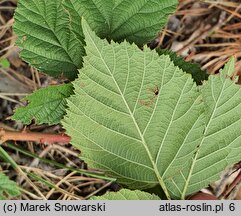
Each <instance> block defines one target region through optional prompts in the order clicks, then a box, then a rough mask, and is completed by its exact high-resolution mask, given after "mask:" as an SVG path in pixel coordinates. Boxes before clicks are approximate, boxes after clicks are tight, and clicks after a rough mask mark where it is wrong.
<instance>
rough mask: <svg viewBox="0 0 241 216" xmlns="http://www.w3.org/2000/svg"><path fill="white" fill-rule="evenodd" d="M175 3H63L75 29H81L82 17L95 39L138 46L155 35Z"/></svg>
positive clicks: (154, 0) (141, 0)
mask: <svg viewBox="0 0 241 216" xmlns="http://www.w3.org/2000/svg"><path fill="white" fill-rule="evenodd" d="M177 3H178V1H177V0H161V1H160V0H132V1H129V0H108V1H102V0H91V1H86V0H64V5H65V8H66V9H67V10H68V11H69V13H70V15H71V17H72V19H71V20H72V21H73V23H74V24H73V25H74V26H75V27H76V29H81V23H80V22H79V20H80V19H81V17H82V16H83V17H84V18H85V19H86V20H87V21H88V23H89V24H90V26H91V28H92V29H94V30H95V32H96V34H97V35H98V36H99V37H101V38H107V39H109V40H110V39H113V40H114V41H123V40H124V39H126V40H127V41H129V42H135V43H136V44H138V45H143V44H145V43H147V42H149V41H150V40H151V39H153V38H154V37H155V36H156V34H157V33H158V31H159V30H160V29H161V28H162V27H163V26H164V25H165V24H166V22H167V17H168V15H169V14H171V13H173V12H174V11H175V9H176V6H177ZM77 32H80V30H78V31H77Z"/></svg>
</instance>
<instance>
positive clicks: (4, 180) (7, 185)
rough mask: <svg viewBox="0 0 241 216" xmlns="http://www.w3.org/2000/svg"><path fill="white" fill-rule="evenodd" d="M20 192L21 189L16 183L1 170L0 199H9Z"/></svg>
mask: <svg viewBox="0 0 241 216" xmlns="http://www.w3.org/2000/svg"><path fill="white" fill-rule="evenodd" d="M19 194H20V191H19V188H18V186H17V185H16V183H15V182H13V181H11V180H9V178H8V177H7V176H6V175H4V174H3V173H1V172H0V200H5V199H9V198H10V197H14V196H17V195H19ZM6 195H7V196H6ZM9 196H10V197H9Z"/></svg>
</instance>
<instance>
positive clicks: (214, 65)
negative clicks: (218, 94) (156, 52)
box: [0, 0, 240, 199]
mask: <svg viewBox="0 0 241 216" xmlns="http://www.w3.org/2000/svg"><path fill="white" fill-rule="evenodd" d="M5 4H6V7H5V8H6V9H5V10H13V9H14V8H15V6H16V1H5ZM4 6H5V5H4ZM239 9H240V8H239V5H238V3H236V2H235V1H222V2H221V3H219V4H217V3H216V1H206V2H201V1H189V0H185V1H180V5H179V7H178V10H177V12H176V15H175V16H172V17H171V19H170V22H169V24H168V26H167V27H166V28H165V29H164V30H163V32H162V34H161V35H160V37H159V39H158V45H159V46H160V47H162V48H168V49H171V50H174V51H175V52H177V53H178V54H179V55H182V56H184V57H185V58H186V60H188V61H189V60H191V61H194V62H198V63H199V64H201V65H202V68H203V69H205V70H206V69H207V70H208V72H209V73H210V74H212V73H217V72H218V70H219V69H220V68H222V67H223V66H224V64H225V63H226V62H227V61H228V59H229V58H230V57H231V56H232V55H235V56H236V59H237V61H236V71H235V74H237V75H239V68H240V66H239V64H240V56H239V52H240V51H239V48H238V47H240V44H239V39H238V37H239V36H238V34H239V30H237V29H238V28H239V23H240V22H239V21H240V20H239V18H240V17H239V12H240V11H239ZM0 11H1V9H0ZM10 14H11V15H8V16H7V18H8V19H9V18H10V21H9V22H7V25H6V27H7V28H8V34H3V36H4V37H7V39H4V40H3V43H2V45H3V47H4V48H3V49H2V53H1V54H4V55H2V58H6V57H7V58H8V59H9V62H10V68H5V69H2V68H1V73H0V76H2V75H3V74H4V75H5V77H7V78H5V77H4V80H7V82H9V76H6V71H9V74H11V75H10V80H15V81H14V82H15V83H16V82H18V83H19V82H20V83H21V86H23V89H24V90H23V92H17V91H18V89H17V90H12V93H10V94H9V93H8V92H7V91H6V90H4V92H3V93H2V94H1V93H0V94H1V95H0V97H1V98H2V101H3V103H1V104H0V105H2V104H5V105H6V106H7V112H6V111H4V112H5V114H4V115H2V114H3V113H1V115H2V116H3V117H2V119H3V121H2V122H1V124H3V125H0V127H2V126H3V127H4V129H2V130H1V132H0V137H1V139H2V141H4V142H5V141H7V140H18V142H15V144H16V145H19V141H24V142H20V143H21V145H22V144H24V147H25V148H26V149H27V150H29V151H31V152H36V153H37V154H39V155H43V156H44V157H45V156H47V157H49V158H50V160H53V161H54V160H59V159H58V158H61V160H60V162H61V163H63V164H64V163H70V164H74V165H75V167H81V166H85V168H87V167H86V164H84V163H83V162H82V161H79V159H78V155H79V151H78V150H77V151H76V149H74V148H72V147H71V149H69V148H70V147H69V145H68V144H67V145H63V146H62V145H61V146H62V149H61V146H58V145H56V144H58V143H59V141H60V140H61V141H63V140H64V143H65V142H66V143H67V142H69V141H70V137H69V136H66V135H61V134H58V133H62V134H63V130H62V128H61V129H60V128H59V126H57V127H53V126H50V127H49V126H47V125H43V126H36V125H34V124H33V123H31V124H30V126H29V128H28V130H29V129H30V131H35V130H36V131H37V132H30V131H28V130H26V131H24V126H23V125H22V124H21V123H19V122H18V123H16V122H14V121H12V120H9V118H8V119H7V118H6V117H9V116H10V115H12V114H13V109H14V107H15V106H16V104H18V106H22V102H20V98H21V97H22V96H26V95H28V94H29V92H32V91H33V90H37V89H39V88H41V87H45V86H48V85H49V84H59V83H63V81H64V82H66V79H60V80H58V79H53V78H50V77H48V76H46V75H44V74H41V73H38V71H37V70H35V69H33V68H30V67H28V66H27V64H26V63H25V62H23V61H22V60H20V59H19V58H18V57H17V58H16V54H18V51H19V50H16V48H14V47H13V46H12V45H13V44H14V40H15V38H16V36H15V35H13V34H12V29H11V27H12V24H13V19H12V13H10ZM1 16H2V14H1ZM204 17H207V19H204ZM5 18H6V16H5ZM194 21H195V23H196V25H192V23H193V22H194ZM5 23H6V22H5ZM190 26H192V27H193V28H190ZM180 27H181V28H180ZM175 29H176V30H177V31H175ZM8 37H9V39H8ZM0 38H1V37H0ZM9 41H11V44H9V43H8V42H9ZM177 48H178V49H177ZM16 59H17V60H16ZM19 65H20V69H19V68H18V67H17V66H19ZM39 69H40V70H41V68H39ZM19 70H20V71H19ZM23 71H24V73H22V72H23ZM19 72H20V73H19ZM21 73H22V74H21ZM19 74H20V75H19ZM12 78H13V79H12ZM1 81H2V80H1ZM1 81H0V90H1V87H2V86H3V85H1V83H2V82H1ZM81 85H83V84H81ZM12 86H13V87H15V86H16V85H15V84H13V85H12ZM26 87H27V88H26ZM25 89H27V90H26V91H25ZM7 90H8V89H7ZM159 90H160V89H159V88H158V93H157V94H155V96H158V95H159ZM151 100H152V101H154V100H155V98H154V99H151ZM145 103H148V102H145ZM148 104H149V103H148ZM148 106H149V107H150V106H151V105H148ZM2 107H3V106H2ZM2 107H0V109H2ZM4 109H5V110H6V108H4ZM16 129H17V130H22V131H23V132H16V131H15V132H14V131H11V130H16ZM27 131H28V132H27ZM45 134H47V137H44V138H43V135H44V136H45ZM57 134H58V136H57ZM33 142H34V143H33ZM35 142H36V143H52V145H50V146H47V147H46V148H44V149H43V145H38V144H36V143H35ZM60 143H61V142H60ZM2 146H3V145H2ZM53 146H54V147H53ZM4 149H6V150H7V151H8V152H9V154H10V155H11V156H12V158H14V159H15V160H16V161H17V162H18V164H19V165H18V167H19V168H20V169H21V170H26V171H27V170H28V171H29V170H30V171H31V172H30V173H28V174H29V176H28V177H27V178H29V180H30V181H29V180H27V182H28V183H27V182H25V180H23V179H24V178H25V179H27V178H26V177H24V175H22V177H21V179H20V180H19V179H18V178H17V180H16V182H18V184H19V185H22V186H23V188H25V189H26V190H25V189H24V190H22V192H23V193H22V195H21V199H30V198H31V199H87V198H90V197H92V196H93V195H95V194H96V193H98V192H101V191H102V192H101V193H104V191H105V188H106V190H109V189H110V190H114V191H115V190H119V189H120V187H119V186H116V185H113V184H112V183H111V182H105V181H103V180H98V179H95V178H93V179H92V178H88V177H86V178H84V177H83V178H84V180H83V179H82V178H80V179H79V176H78V175H76V173H75V172H70V171H68V169H64V170H62V171H61V170H59V171H60V172H62V173H61V175H60V176H62V177H59V176H58V175H57V176H56V175H55V173H52V169H53V170H54V166H53V167H52V166H42V165H41V163H37V164H36V163H34V161H35V162H36V159H33V162H32V163H31V160H29V159H27V158H25V156H24V155H21V157H20V158H19V155H18V154H19V151H20V150H14V151H13V149H11V150H10V149H9V147H6V146H5V145H4ZM45 151H46V152H45ZM68 154H69V155H68ZM71 155H72V156H73V155H74V156H75V159H74V161H71V159H69V157H72V156H71ZM41 157H42V156H41ZM76 161H78V162H76ZM22 163H23V165H21V164H22ZM33 164H34V166H33V167H32V166H31V165H33ZM3 167H4V170H5V171H7V174H8V176H10V177H11V179H16V174H14V172H15V171H13V170H11V169H9V165H8V164H6V162H4V163H0V169H1V168H3ZM49 170H51V171H49ZM231 170H232V171H231ZM234 171H236V175H237V176H236V177H234V180H233V181H231V182H230V180H228V183H227V182H225V181H223V182H221V185H222V187H221V186H220V185H218V186H217V185H214V184H213V185H212V186H213V188H211V189H210V191H211V192H212V191H215V188H217V187H219V188H222V189H220V190H221V191H222V193H221V195H219V198H225V199H226V198H227V199H233V198H234V197H235V196H236V194H237V193H238V188H239V182H240V174H237V173H238V172H239V171H238V170H237V169H235V168H234V167H232V168H230V169H229V170H228V173H229V175H226V176H228V177H230V176H231V175H233V174H234ZM68 172H70V174H68ZM19 173H21V172H19ZM31 173H32V174H31ZM47 173H48V174H47ZM37 175H39V176H41V178H37V177H36V176H37ZM224 176H225V174H224ZM81 177H82V176H81ZM63 178H64V180H62V179H63ZM225 178H226V177H225ZM227 179H229V178H226V180H227ZM46 180H47V181H48V182H52V183H53V184H52V189H51V190H50V191H49V186H48V184H44V182H45V181H46ZM75 180H76V181H75ZM78 180H80V182H82V184H81V183H80V184H78ZM74 181H75V183H74V184H72V182H74ZM31 182H32V183H33V184H31ZM45 183H46V182H45ZM29 185H32V186H31V187H29ZM34 185H35V186H34ZM50 185H51V184H50ZM54 185H57V187H54ZM81 185H82V186H83V188H84V187H85V186H86V191H85V189H84V190H82V189H80V188H82V186H81ZM59 186H61V187H59ZM62 188H64V189H62ZM103 190H104V191H103ZM33 191H35V192H37V196H35V195H34V194H35V192H33ZM231 191H233V192H234V193H233V194H232V193H231V196H229V195H230V192H231ZM127 193H128V192H127ZM213 193H214V194H215V192H213ZM218 193H220V191H219V192H218ZM77 194H78V195H77Z"/></svg>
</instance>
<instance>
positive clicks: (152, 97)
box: [63, 21, 241, 198]
mask: <svg viewBox="0 0 241 216" xmlns="http://www.w3.org/2000/svg"><path fill="white" fill-rule="evenodd" d="M83 31H84V34H85V38H86V44H87V45H86V53H87V56H86V57H85V58H84V67H83V69H82V70H81V71H80V75H79V77H78V79H77V80H75V81H74V82H73V86H74V89H75V90H74V93H75V94H74V95H73V96H71V97H70V99H69V100H68V106H69V108H68V111H67V116H66V117H65V119H64V121H63V125H64V127H65V128H66V129H67V133H68V135H70V136H71V137H72V144H73V145H74V146H75V147H77V148H79V149H81V151H82V157H83V159H85V160H86V161H87V162H88V163H89V164H90V165H92V166H95V167H98V168H101V169H103V170H105V171H106V173H107V174H109V175H111V176H114V177H115V178H117V179H118V181H119V182H120V183H122V184H125V185H127V186H129V187H131V188H138V189H143V188H148V187H153V186H154V185H156V184H160V185H161V186H162V188H163V190H164V191H165V193H166V195H167V197H168V198H170V197H169V195H170V196H171V197H173V198H184V197H185V196H186V195H187V194H190V193H192V192H194V191H198V190H200V189H201V188H203V187H205V186H207V185H208V184H209V183H210V182H212V181H214V180H216V179H217V178H218V175H219V173H220V172H221V171H222V170H223V169H224V168H225V167H226V166H227V165H228V164H231V163H233V162H236V161H238V160H240V159H241V156H240V154H238V152H239V151H240V149H239V148H240V146H241V145H240V144H239V141H240V138H241V130H238V129H239V126H240V124H241V122H240V121H239V119H240V117H239V116H241V109H240V107H239V106H240V104H241V96H240V95H241V90H240V86H237V85H235V83H234V82H233V81H231V80H230V79H227V78H226V76H227V74H229V71H232V69H233V66H234V62H230V63H229V65H228V66H226V68H225V69H224V71H223V72H222V73H221V75H220V76H211V77H210V78H209V80H208V82H206V83H205V84H204V85H203V87H201V88H200V87H197V86H196V84H195V83H194V82H193V80H192V78H191V75H190V74H186V73H183V71H182V70H180V69H179V68H178V67H176V66H174V64H173V63H172V62H171V61H170V59H169V57H168V56H165V55H162V56H159V55H158V54H157V53H156V52H155V51H151V50H149V49H148V48H144V50H143V51H141V50H140V49H138V47H136V46H135V45H133V44H132V45H130V44H128V43H127V42H123V43H121V44H118V43H114V42H112V43H111V44H109V43H108V42H107V41H106V40H101V39H99V38H98V37H96V36H95V34H94V33H93V32H92V31H91V30H90V28H89V27H88V25H87V24H86V23H85V21H83ZM236 92H237V93H236ZM231 93H232V94H231ZM235 93H236V94H235ZM227 100H228V101H227ZM226 101H227V102H226ZM219 130H220V132H219ZM237 149H238V150H239V151H237ZM234 156H235V157H234Z"/></svg>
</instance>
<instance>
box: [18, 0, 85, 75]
mask: <svg viewBox="0 0 241 216" xmlns="http://www.w3.org/2000/svg"><path fill="white" fill-rule="evenodd" d="M71 29H72V26H71V22H70V20H69V14H68V13H67V12H66V11H65V10H64V8H63V7H62V0H55V1H49V0H20V1H19V3H18V7H17V10H16V13H15V24H14V31H15V33H16V34H17V35H18V41H17V45H18V46H19V47H20V48H21V49H22V52H21V57H22V58H23V59H24V60H26V61H27V62H29V63H30V64H31V65H33V66H34V67H36V68H38V69H39V70H40V71H43V72H46V73H48V74H50V75H53V76H57V75H61V74H64V75H65V76H67V77H68V78H70V79H73V78H75V76H76V71H77V69H78V68H80V67H81V66H82V56H83V55H84V47H83V40H80V39H79V38H77V37H76V35H75V34H74V33H73V31H72V30H71Z"/></svg>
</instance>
